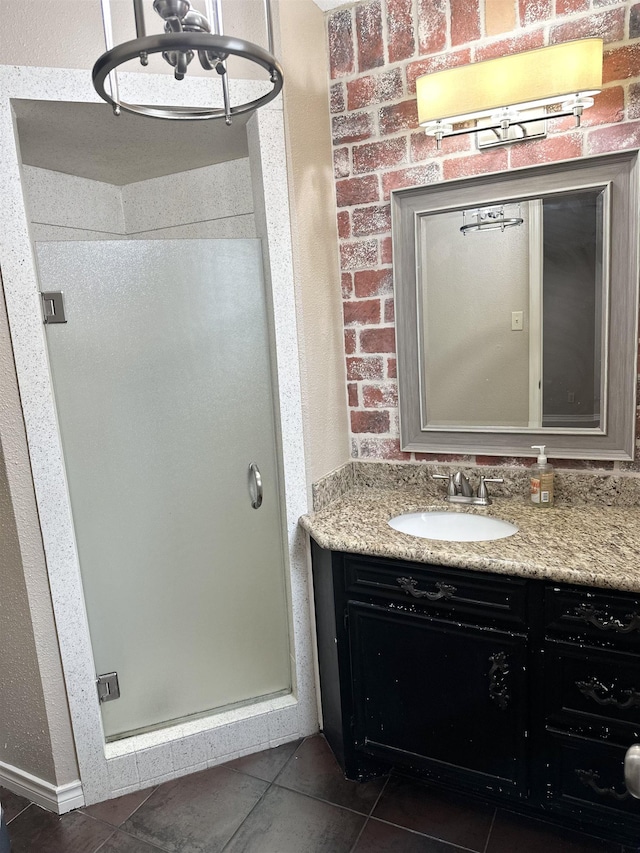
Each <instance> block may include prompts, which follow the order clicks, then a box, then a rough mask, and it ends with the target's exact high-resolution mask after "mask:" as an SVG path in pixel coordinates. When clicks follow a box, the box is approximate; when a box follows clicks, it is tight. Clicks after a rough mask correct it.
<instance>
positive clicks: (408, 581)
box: [396, 578, 457, 601]
mask: <svg viewBox="0 0 640 853" xmlns="http://www.w3.org/2000/svg"><path fill="white" fill-rule="evenodd" d="M396 583H398V584H400V586H401V587H402V589H403V590H404V591H405V592H406V593H408V594H409V595H412V596H413V597H414V598H428V599H429V601H439V600H440V599H441V598H453V596H454V595H455V594H456V591H457V590H456V588H455V586H451V584H448V583H442V581H437V582H436V584H435V587H436V591H435V592H427V591H423V590H421V589H416V587H417V586H418V581H417V580H416V579H415V578H396Z"/></svg>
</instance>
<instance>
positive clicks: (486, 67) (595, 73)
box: [416, 38, 602, 148]
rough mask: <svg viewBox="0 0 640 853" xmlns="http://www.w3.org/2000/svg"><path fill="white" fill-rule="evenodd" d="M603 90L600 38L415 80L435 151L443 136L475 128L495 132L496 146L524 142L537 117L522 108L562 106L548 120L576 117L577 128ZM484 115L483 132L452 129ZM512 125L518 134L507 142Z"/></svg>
mask: <svg viewBox="0 0 640 853" xmlns="http://www.w3.org/2000/svg"><path fill="white" fill-rule="evenodd" d="M601 88H602V39H599V38H589V39H580V40H578V41H569V42H565V43H564V44H555V45H551V46H549V47H542V48H539V49H538V50H528V51H526V52H525V53H515V54H511V55H509V56H501V57H498V58H497V59H487V60H485V61H484V62H476V63H474V64H472V65H462V66H459V67H457V68H449V69H447V70H446V71H436V72H434V73H433V74H424V75H422V76H421V77H418V78H417V80H416V95H417V99H418V121H419V122H420V125H421V126H422V127H424V130H425V133H426V134H427V135H428V136H435V138H436V144H437V147H438V148H440V143H441V140H442V139H443V137H446V136H460V135H462V134H465V133H477V132H478V131H479V130H482V131H486V130H490V131H493V132H494V133H495V135H496V137H498V141H500V142H515V141H522V140H526V139H527V138H528V137H527V132H526V124H527V123H528V122H532V121H538V122H539V121H540V118H541V116H540V115H539V114H537V115H536V116H535V118H530V117H528V116H526V115H525V116H523V115H521V112H522V111H523V110H531V109H535V108H537V107H546V106H548V105H549V104H561V112H554V113H551V114H550V117H551V118H559V117H561V116H574V118H575V124H576V127H579V126H580V117H581V116H582V111H583V110H584V109H586V108H587V107H591V106H593V95H597V94H598V92H600V90H601ZM487 117H488V118H489V119H490V124H489V125H485V126H484V127H482V128H477V127H475V126H474V127H470V128H462V129H459V130H454V129H453V125H454V124H460V123H461V122H467V121H472V120H475V119H484V118H487ZM514 125H517V126H518V127H520V128H521V131H522V135H521V136H519V137H517V138H509V135H508V131H509V128H510V127H512V126H514Z"/></svg>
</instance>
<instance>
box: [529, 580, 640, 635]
mask: <svg viewBox="0 0 640 853" xmlns="http://www.w3.org/2000/svg"><path fill="white" fill-rule="evenodd" d="M545 622H546V632H547V635H548V636H562V637H566V638H576V639H581V638H588V640H589V642H590V643H591V644H594V643H595V644H597V645H600V646H604V647H609V648H625V647H626V648H635V649H640V599H639V598H638V597H637V596H635V595H627V594H625V593H608V592H607V593H604V592H602V593H601V592H599V591H589V590H586V589H585V590H581V589H580V590H576V589H564V588H562V587H555V586H547V587H546V590H545Z"/></svg>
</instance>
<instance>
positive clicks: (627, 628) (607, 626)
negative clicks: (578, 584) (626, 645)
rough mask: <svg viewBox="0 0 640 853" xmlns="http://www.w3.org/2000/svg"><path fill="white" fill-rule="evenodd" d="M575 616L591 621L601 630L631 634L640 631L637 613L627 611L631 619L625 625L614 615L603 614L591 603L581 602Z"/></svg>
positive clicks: (627, 617)
mask: <svg viewBox="0 0 640 853" xmlns="http://www.w3.org/2000/svg"><path fill="white" fill-rule="evenodd" d="M574 616H576V617H577V618H578V619H580V620H582V621H583V622H590V623H591V624H592V625H595V626H596V628H599V629H600V630H601V631H616V632H617V633H618V634H630V633H631V632H632V631H640V616H639V615H638V614H637V613H627V615H626V617H625V618H626V619H628V620H629V621H628V622H627V624H626V625H625V624H624V623H623V622H621V621H620V620H619V619H615V618H614V617H613V616H606V615H604V616H603V615H602V613H601V612H600V611H598V610H596V609H595V607H592V606H591V605H590V604H581V605H580V606H579V607H576V609H575V610H574Z"/></svg>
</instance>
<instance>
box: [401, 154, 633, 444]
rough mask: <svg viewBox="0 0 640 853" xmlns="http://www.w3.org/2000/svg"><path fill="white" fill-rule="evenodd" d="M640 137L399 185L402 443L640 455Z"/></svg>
mask: <svg viewBox="0 0 640 853" xmlns="http://www.w3.org/2000/svg"><path fill="white" fill-rule="evenodd" d="M638 178H639V172H638V152H637V151H625V152H622V153H615V154H610V155H606V156H601V157H593V158H588V159H581V160H574V161H569V162H561V163H553V164H545V165H542V166H536V167H531V168H526V169H519V170H513V171H509V172H505V173H500V174H489V175H482V176H480V177H475V178H466V179H463V180H455V181H447V182H443V183H439V184H434V185H430V186H425V187H416V188H412V189H407V190H396V191H394V192H393V193H392V195H391V209H392V234H393V258H394V261H393V275H394V290H395V306H396V333H397V350H398V386H399V406H400V439H401V445H402V449H403V450H406V451H419V452H447V453H476V454H478V453H481V454H483V455H492V454H493V455H500V456H530V455H531V445H533V444H546V445H548V447H549V453H550V455H552V456H558V457H564V458H583V459H618V460H630V459H633V455H634V433H635V412H636V379H637V372H638V371H637V358H638V278H639V276H638V240H639V234H638V230H639V229H638V220H639V216H638V202H639V194H638V189H639V186H638Z"/></svg>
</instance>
